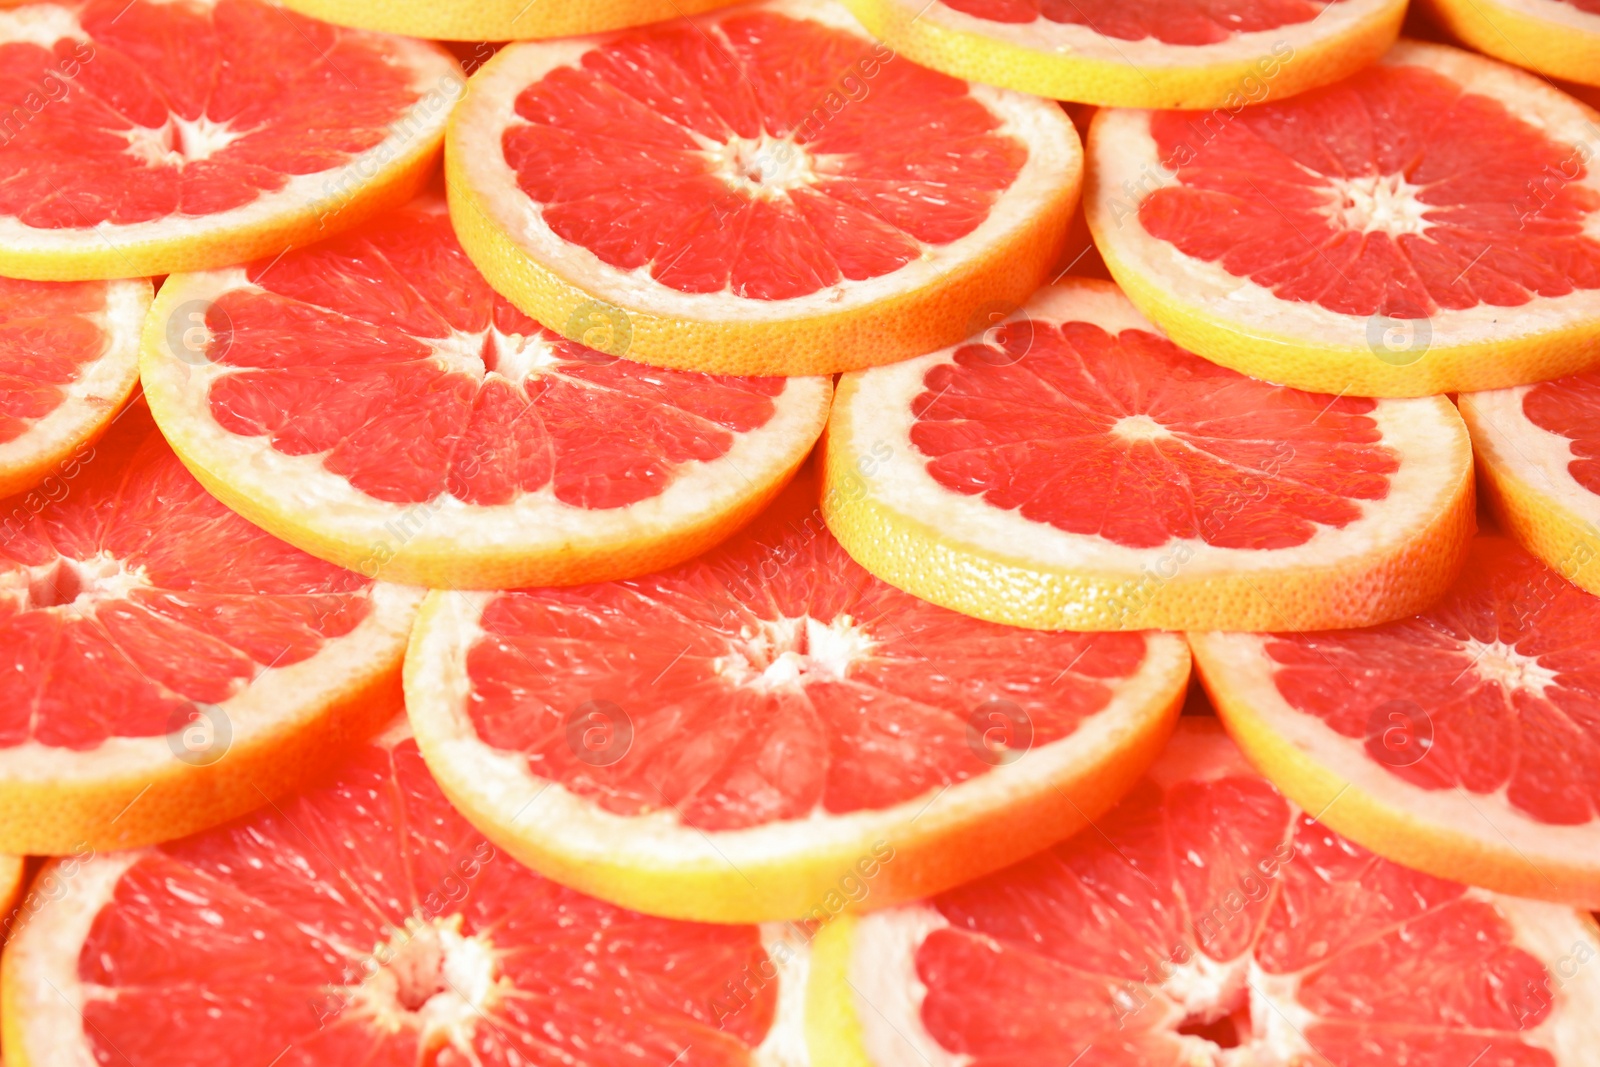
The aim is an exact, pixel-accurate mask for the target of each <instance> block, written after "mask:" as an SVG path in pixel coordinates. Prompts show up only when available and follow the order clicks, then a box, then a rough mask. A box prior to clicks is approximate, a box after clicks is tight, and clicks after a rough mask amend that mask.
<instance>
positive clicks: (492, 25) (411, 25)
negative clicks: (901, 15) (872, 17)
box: [284, 0, 736, 41]
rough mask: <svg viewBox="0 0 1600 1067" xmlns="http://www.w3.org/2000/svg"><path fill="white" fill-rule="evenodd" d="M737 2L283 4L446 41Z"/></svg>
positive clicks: (546, 33) (564, 29)
mask: <svg viewBox="0 0 1600 1067" xmlns="http://www.w3.org/2000/svg"><path fill="white" fill-rule="evenodd" d="M734 2H736V0H533V2H530V0H444V2H439V0H434V2H429V3H424V2H421V0H284V4H285V6H287V7H291V8H293V9H294V10H296V11H299V12H302V13H304V14H307V15H311V16H313V17H315V18H319V19H326V20H327V21H329V22H336V23H338V24H340V25H341V26H362V27H365V28H366V29H369V30H382V31H383V32H385V33H404V34H408V35H410V36H412V37H432V38H436V39H439V40H446V41H515V40H524V39H528V38H535V37H574V36H577V35H579V34H586V33H602V32H604V31H606V30H618V29H623V28H624V27H627V26H641V25H643V24H645V23H647V22H659V21H662V20H664V19H671V18H681V17H684V16H686V15H698V14H699V13H700V12H702V11H709V10H711V9H712V8H717V7H726V6H727V5H728V4H730V3H734Z"/></svg>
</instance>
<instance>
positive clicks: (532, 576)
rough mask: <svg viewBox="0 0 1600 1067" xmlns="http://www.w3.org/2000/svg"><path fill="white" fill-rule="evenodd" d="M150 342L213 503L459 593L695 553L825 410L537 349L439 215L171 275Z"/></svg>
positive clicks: (374, 566) (767, 487) (544, 345)
mask: <svg viewBox="0 0 1600 1067" xmlns="http://www.w3.org/2000/svg"><path fill="white" fill-rule="evenodd" d="M174 323H176V324H177V325H173V324H174ZM191 324H192V325H191ZM144 347H145V352H144V381H145V391H146V394H147V395H148V396H149V398H150V404H151V408H152V410H153V411H154V412H155V415H156V419H157V421H159V422H160V423H161V426H162V429H163V430H164V431H165V433H166V434H167V436H168V437H169V438H170V439H171V441H172V443H173V447H174V448H175V449H176V450H177V452H178V454H179V455H180V456H181V457H182V458H183V459H184V461H185V462H186V463H187V464H189V466H190V468H191V469H192V470H193V471H194V472H195V474H196V476H197V477H199V478H200V480H201V481H202V482H204V483H205V484H206V485H207V487H209V488H210V489H211V490H212V492H214V493H216V494H217V495H218V496H219V497H220V498H221V499H222V500H223V501H225V502H226V503H228V504H229V505H230V506H232V507H234V508H236V509H237V510H239V511H240V513H242V514H243V515H245V516H246V517H247V518H249V519H251V520H252V521H254V522H256V523H258V524H260V525H261V526H263V527H265V528H266V529H268V530H270V531H272V532H273V533H275V534H277V535H278V536H280V537H282V538H284V539H285V540H287V541H289V542H290V543H292V544H295V545H298V546H300V547H301V548H303V549H305V550H306V551H308V552H311V553H313V554H315V555H318V556H320V557H322V558H325V559H329V560H332V561H333V562H335V563H338V564H340V565H341V566H344V567H349V568H352V569H354V570H357V571H359V572H361V573H363V574H366V575H368V576H373V575H382V576H384V577H386V578H392V579H394V580H398V581H405V582H412V583H417V584H427V585H436V586H447V587H453V588H461V587H466V588H497V587H501V586H509V585H516V584H568V583H572V582H576V581H586V580H596V579H603V578H612V577H619V576H623V575H631V574H638V573H642V572H645V571H650V570H654V569H656V568H659V567H662V566H667V565H670V564H672V563H676V562H679V561H680V560H682V559H685V558H687V557H689V556H692V555H694V554H696V553H697V552H700V551H702V550H703V549H705V548H707V547H709V546H710V545H711V544H714V543H716V541H718V540H720V539H721V538H723V537H725V536H726V535H727V534H728V532H730V531H731V530H732V529H734V528H736V527H737V526H738V525H740V524H741V523H742V522H744V521H745V520H747V519H748V518H749V517H750V516H751V515H753V514H754V513H755V512H756V511H758V510H759V509H760V507H761V506H762V505H763V504H764V503H765V502H766V501H767V500H768V499H770V498H771V497H772V495H773V494H775V493H776V492H777V491H778V490H779V489H781V488H782V486H783V485H784V483H785V482H786V481H787V479H788V477H789V476H790V474H792V473H793V471H794V470H795V468H796V467H798V466H799V464H800V463H801V461H802V460H803V459H804V458H805V456H806V453H807V452H808V451H810V449H811V445H812V443H813V442H814V441H815V440H816V438H817V435H818V434H819V433H821V431H822V426H823V423H824V422H825V420H826V419H827V411H828V403H829V400H830V398H831V394H832V386H831V383H830V382H829V381H828V380H827V379H826V378H797V379H787V380H786V379H782V378H733V377H726V376H713V375H706V374H696V373H689V372H682V371H665V370H656V369H653V368H648V367H644V366H640V365H639V364H636V363H631V362H629V361H627V360H622V359H618V358H616V357H615V356H611V355H607V354H606V353H604V352H600V351H597V350H594V349H591V348H587V347H585V346H583V345H581V344H578V343H575V342H571V341H567V340H565V339H563V338H561V337H559V336H557V335H555V334H552V333H550V332H549V331H547V330H545V329H544V328H542V327H541V326H539V324H538V323H536V322H534V321H533V320H531V319H529V318H528V317H527V316H525V315H523V314H522V313H521V312H520V311H518V310H517V309H516V308H514V307H512V306H511V304H510V303H508V302H507V301H506V300H505V299H504V298H503V297H500V296H498V295H497V294H496V293H495V292H494V291H493V290H492V289H490V288H489V286H488V284H487V283H486V282H485V281H484V280H483V277H482V276H481V275H479V274H478V272H477V270H476V269H474V268H473V266H472V263H471V262H470V261H469V260H468V259H467V257H466V255H465V253H463V252H462V250H461V246H460V245H459V244H457V242H456V239H455V235H454V233H453V232H452V230H451V227H450V218H449V215H448V213H447V211H446V209H445V206H444V203H443V202H442V201H440V200H438V199H432V198H424V199H421V200H418V201H416V202H414V203H413V204H411V205H409V206H407V207H406V208H403V209H399V210H397V211H394V212H391V213H389V214H387V215H384V216H382V217H380V218H378V219H376V220H374V221H373V222H372V223H370V224H368V225H366V226H364V227H361V228H358V229H357V230H355V231H353V232H351V233H349V234H346V235H344V236H342V237H339V238H335V239H333V240H331V241H326V242H323V243H322V244H319V245H317V246H315V247H313V248H308V249H304V250H299V251H295V252H291V253H289V254H288V255H285V256H282V257H279V258H276V259H272V260H263V261H259V262H257V263H254V264H251V265H249V266H247V267H244V268H242V269H233V270H228V271H217V272H211V273H206V274H196V275H181V276H177V277H174V278H171V279H169V280H168V282H167V283H166V285H165V286H164V287H163V288H162V292H161V296H160V299H159V300H158V301H157V303H156V307H155V309H154V312H153V314H152V315H151V318H150V325H149V327H148V328H147V330H146V334H145V340H144Z"/></svg>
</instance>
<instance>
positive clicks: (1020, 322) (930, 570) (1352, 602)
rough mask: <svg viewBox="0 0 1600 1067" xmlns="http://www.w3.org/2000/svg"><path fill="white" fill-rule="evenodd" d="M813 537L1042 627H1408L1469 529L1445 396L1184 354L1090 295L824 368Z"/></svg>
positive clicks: (1061, 298)
mask: <svg viewBox="0 0 1600 1067" xmlns="http://www.w3.org/2000/svg"><path fill="white" fill-rule="evenodd" d="M827 442H828V443H827V478H828V485H829V493H828V495H827V496H826V497H825V498H824V510H825V512H826V514H827V519H828V525H829V526H830V527H831V528H832V530H833V531H834V533H835V535H836V536H837V537H838V538H839V540H840V541H841V542H842V543H843V545H844V547H845V548H846V549H847V550H848V551H849V552H850V554H851V555H852V556H854V557H855V559H856V560H857V561H858V562H860V563H861V564H862V565H863V566H864V567H866V568H867V569H868V570H870V571H871V572H872V573H874V574H876V575H878V576H879V577H880V578H883V579H884V580H885V581H888V582H891V583H893V584H894V585H896V586H898V587H900V588H902V589H905V590H908V591H910V592H912V593H915V594H916V595H917V596H920V597H924V598H926V599H928V600H931V601H933V602H934V603H937V604H943V605H944V606H946V607H949V608H954V609H955V610H957V611H962V612H965V613H967V614H969V615H975V616H978V617H979V618H984V619H992V620H994V621H997V622H1005V623H1010V624H1013V625H1017V626H1032V627H1039V628H1043V629H1071V630H1119V629H1139V628H1144V627H1158V628H1162V629H1196V628H1198V629H1226V630H1264V629H1318V628H1325V627H1331V626H1351V625H1366V624H1368V623H1373V622H1378V621H1383V620H1387V619H1392V618H1398V617H1401V616H1405V615H1409V614H1411V613H1413V612H1415V611H1418V610H1420V609H1421V608H1423V607H1424V606H1426V605H1427V604H1428V603H1430V602H1432V601H1433V600H1434V599H1435V598H1437V597H1438V596H1439V595H1440V594H1441V593H1443V592H1444V590H1445V588H1446V587H1447V586H1448V585H1449V584H1450V582H1451V580H1452V579H1453V577H1454V576H1455V572H1456V570H1457V568H1458V567H1459V566H1460V563H1461V559H1462V556H1463V554H1464V553H1465V551H1466V543H1467V539H1468V537H1469V536H1470V534H1471V531H1472V527H1473V510H1472V508H1473V491H1472V455H1471V449H1470V446H1469V444H1468V440H1467V435H1466V430H1465V428H1464V427H1463V426H1462V424H1461V419H1460V417H1459V416H1458V415H1457V414H1456V411H1455V408H1454V407H1452V406H1451V404H1450V403H1449V401H1447V400H1445V399H1444V398H1442V397H1429V398H1425V399H1414V400H1369V399H1365V398H1358V397H1338V396H1324V395H1321V394H1317V393H1305V392H1300V391H1299V390H1295V389H1287V388H1283V387H1281V386H1274V385H1269V384H1267V383H1265V382H1260V381H1255V380H1253V379H1250V378H1246V377H1244V376H1243V375H1241V374H1238V373H1237V372H1235V371H1231V370H1228V369H1227V368H1225V367H1219V366H1217V365H1216V364H1213V363H1209V362H1207V361H1206V360H1203V359H1201V358H1199V357H1198V356H1195V355H1192V354H1191V353H1189V352H1186V351H1184V350H1183V349H1181V348H1179V347H1178V346H1177V345H1175V344H1173V343H1172V342H1171V341H1169V340H1167V339H1166V338H1165V337H1164V336H1162V334H1161V333H1160V332H1159V331H1158V330H1157V329H1156V328H1155V327H1153V326H1151V325H1150V324H1149V323H1148V322H1147V321H1145V320H1144V319H1143V318H1141V317H1140V316H1139V314H1138V312H1136V311H1135V310H1134V308H1133V306H1132V305H1131V304H1129V303H1128V301H1127V300H1126V298H1124V297H1123V296H1122V294H1121V293H1120V292H1119V291H1118V290H1117V288H1116V286H1114V285H1112V284H1111V283H1109V282H1101V281H1092V280H1088V279H1068V280H1066V281H1064V282H1062V283H1060V284H1058V285H1055V286H1051V287H1049V288H1046V289H1043V290H1040V292H1039V293H1038V294H1036V295H1035V297H1034V298H1033V299H1032V300H1031V301H1030V302H1029V303H1028V304H1027V305H1026V306H1025V307H1024V308H1023V309H1022V310H1021V311H1020V312H1018V313H1017V314H1015V315H1013V316H1011V317H1010V318H1009V319H1007V320H1005V321H1004V322H1002V323H1000V324H999V325H998V326H996V327H995V328H994V329H993V330H991V331H988V332H986V333H985V334H984V335H983V336H982V337H981V338H975V339H974V340H973V341H971V342H968V343H966V344H962V345H957V346H955V347H953V348H949V349H945V350H944V351H941V352H936V353H933V354H931V355H928V356H924V357H922V358H920V359H914V360H909V361H907V362H904V363H900V364H897V365H895V366H892V367H880V368H875V369H873V370H870V371H863V372H861V373H859V374H851V375H847V376H845V378H844V379H843V380H842V381H841V383H840V386H839V396H838V401H837V403H836V404H835V406H834V411H833V415H832V421H831V423H830V425H829V429H828V435H827Z"/></svg>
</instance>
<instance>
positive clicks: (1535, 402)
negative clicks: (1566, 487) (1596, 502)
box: [1522, 372, 1600, 495]
mask: <svg viewBox="0 0 1600 1067" xmlns="http://www.w3.org/2000/svg"><path fill="white" fill-rule="evenodd" d="M1522 413H1523V415H1525V416H1526V417H1527V419H1528V421H1529V422H1531V423H1533V424H1534V425H1535V426H1537V427H1539V428H1540V429H1541V430H1548V431H1549V432H1550V433H1553V434H1556V435H1558V436H1560V437H1564V438H1566V439H1567V440H1568V441H1569V442H1570V444H1569V446H1568V447H1569V448H1570V449H1571V450H1572V461H1571V462H1570V463H1568V464H1567V473H1568V474H1570V475H1572V477H1573V479H1574V480H1575V481H1576V482H1577V483H1578V484H1579V485H1581V486H1583V487H1584V488H1585V489H1587V490H1589V492H1591V493H1594V494H1596V495H1600V372H1589V373H1585V374H1574V375H1570V376H1568V377H1566V378H1562V379H1560V380H1559V381H1553V382H1542V383H1540V384H1538V385H1535V386H1534V387H1533V388H1531V389H1529V390H1528V391H1527V393H1526V394H1524V395H1523V397H1522Z"/></svg>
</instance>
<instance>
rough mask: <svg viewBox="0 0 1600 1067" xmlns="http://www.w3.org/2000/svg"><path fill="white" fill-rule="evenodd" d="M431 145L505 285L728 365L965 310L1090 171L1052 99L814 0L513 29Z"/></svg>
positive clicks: (699, 361)
mask: <svg viewBox="0 0 1600 1067" xmlns="http://www.w3.org/2000/svg"><path fill="white" fill-rule="evenodd" d="M445 161H446V172H447V174H448V176H449V187H450V208H451V213H452V216H453V218H454V219H455V225H456V231H457V232H458V233H459V234H460V235H461V242H462V244H463V245H465V246H466V249H467V252H468V253H469V254H470V255H471V256H472V258H473V261H474V262H476V263H477V264H478V266H479V268H480V269H482V271H483V273H484V275H485V276H486V277H487V278H488V279H489V282H490V284H492V285H493V286H494V287H495V288H496V289H498V290H499V291H500V292H502V293H504V294H506V296H508V297H510V298H511V300H512V301H513V302H515V303H516V304H517V306H518V307H520V308H522V310H523V311H526V312H527V313H528V314H530V315H532V316H533V317H534V318H536V319H538V320H539V321H540V322H542V323H545V324H546V325H549V326H550V327H552V328H553V329H557V330H559V331H561V332H562V333H564V334H565V335H566V336H568V337H572V338H575V339H582V334H583V332H584V331H585V330H587V329H590V328H592V327H593V326H595V325H600V324H606V325H609V326H610V328H611V329H612V330H613V331H617V330H625V331H626V332H627V334H628V336H629V343H628V345H627V346H626V349H625V350H619V353H618V354H620V355H626V356H628V357H629V358H630V359H637V360H640V361H642V362H645V363H654V364H657V365H659V366H664V367H677V368H686V369H690V370H700V371H713V372H717V373H723V374H820V373H829V372H834V371H839V370H848V369H852V368H856V367H864V366H870V365H873V364H877V363H886V362H890V361H892V360H896V359H903V358H905V357H907V356H914V355H920V354H922V353H923V352H928V351H931V350H932V349H935V348H938V347H939V346H940V345H945V344H949V343H951V342H952V341H955V340H958V339H959V338H961V337H964V336H966V335H967V334H968V333H970V332H972V330H973V329H974V321H975V320H981V319H982V318H983V316H984V315H986V314H987V312H988V311H989V310H990V309H991V308H992V307H995V306H1001V305H1003V306H1005V307H1006V308H1008V309H1009V308H1014V307H1016V306H1017V305H1018V304H1019V303H1021V302H1022V300H1023V299H1024V298H1026V296H1027V294H1028V293H1030V292H1032V291H1033V289H1034V288H1036V287H1037V286H1038V285H1039V284H1040V283H1041V282H1043V281H1044V280H1045V279H1046V278H1047V277H1048V276H1049V274H1048V272H1049V270H1050V267H1051V265H1052V264H1053V263H1054V262H1055V260H1056V258H1057V257H1058V255H1059V254H1060V251H1061V248H1062V243H1063V241H1064V240H1065V235H1066V230H1067V225H1068V223H1069V221H1070V219H1071V215H1072V209H1073V206H1074V205H1075V204H1076V203H1077V199H1078V188H1079V183H1080V178H1081V172H1082V150H1081V148H1080V147H1079V143H1078V136H1077V133H1076V131H1074V130H1073V128H1072V123H1071V122H1070V121H1069V120H1068V119H1067V117H1066V115H1065V114H1064V113H1063V112H1062V110H1061V109H1060V108H1059V107H1057V106H1056V105H1054V104H1052V103H1049V102H1047V101H1044V100H1039V99H1037V98H1035V97H1029V96H1023V95H1021V94H1019V93H1013V92H1010V91H1007V90H1000V89H992V88H989V87H987V86H978V85H968V84H966V83H965V82H961V81H957V80H956V79H954V78H950V77H947V76H945V75H942V74H936V73H934V72H933V71H930V70H927V69H925V68H922V67H918V66H915V65H914V64H912V63H909V62H905V61H903V60H901V59H899V58H898V57H896V56H895V54H894V52H893V51H892V50H890V49H888V48H887V47H885V46H884V45H882V44H881V43H878V42H875V41H874V40H873V39H872V38H871V37H869V36H867V35H866V34H865V33H863V32H862V30H861V27H860V26H859V25H858V24H857V23H856V22H855V20H854V19H852V18H851V17H850V14H849V12H847V11H845V10H844V9H843V8H841V7H839V6H838V5H836V4H833V3H831V2H829V0H769V2H767V3H760V4H754V5H749V6H742V7H738V8H735V9H731V10H729V11H725V12H715V13H712V14H708V15H702V16H700V17H699V18H696V19H694V20H692V21H688V22H685V21H682V20H679V21H674V22H671V23H662V24H659V25H657V26H653V27H651V28H649V29H647V30H639V31H634V32H628V33H623V34H619V35H613V36H603V37H588V38H583V39H579V40H563V41H558V42H549V43H537V44H518V45H512V46H511V47H508V48H506V49H504V50H503V51H501V52H500V53H499V54H498V55H496V56H495V57H494V59H492V60H490V61H489V62H488V63H487V64H485V65H484V66H483V67H482V68H481V69H480V70H479V71H478V72H477V73H476V74H475V75H473V78H472V82H471V83H470V85H469V86H468V90H467V94H466V98H465V99H464V100H463V101H462V103H461V106H460V107H458V108H457V109H456V112H455V114H454V115H453V116H452V118H451V121H450V131H449V134H448V137H447V141H446V146H445Z"/></svg>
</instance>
